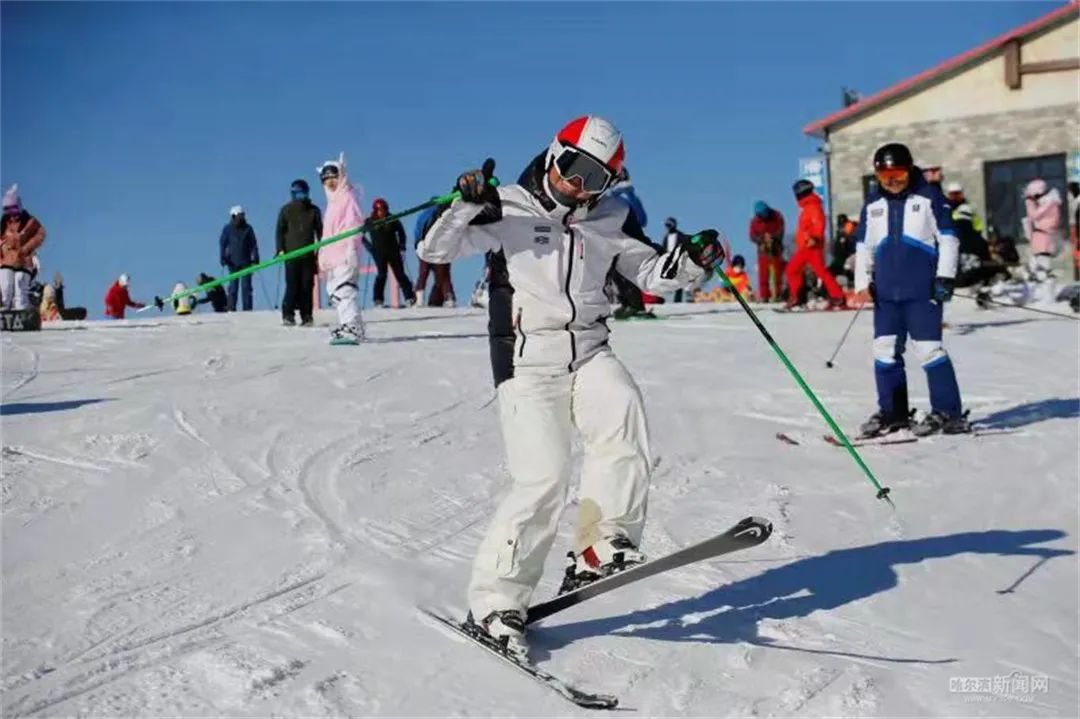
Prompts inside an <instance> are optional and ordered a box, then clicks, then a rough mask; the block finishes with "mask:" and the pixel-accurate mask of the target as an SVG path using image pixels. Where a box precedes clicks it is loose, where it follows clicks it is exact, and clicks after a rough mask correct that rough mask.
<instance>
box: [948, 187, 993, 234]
mask: <svg viewBox="0 0 1080 719" xmlns="http://www.w3.org/2000/svg"><path fill="white" fill-rule="evenodd" d="M945 199H946V200H947V201H948V203H949V207H950V208H952V218H953V222H960V221H966V222H970V223H971V227H972V229H974V230H975V231H976V232H978V233H979V234H980V235H981V234H982V233H983V228H984V225H983V221H982V218H981V217H979V213H977V212H975V206H974V205H972V204H971V203H970V202H968V201H967V197H965V196H964V186H963V185H961V184H960V183H959V182H956V181H955V180H954V181H952V182H950V183H949V184H947V185H945Z"/></svg>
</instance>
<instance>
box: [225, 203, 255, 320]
mask: <svg viewBox="0 0 1080 719" xmlns="http://www.w3.org/2000/svg"><path fill="white" fill-rule="evenodd" d="M219 244H220V245H221V264H222V266H224V267H226V268H227V269H228V272H229V274H232V273H233V272H236V271H238V270H242V269H244V268H245V267H250V266H251V265H257V264H259V242H258V240H257V239H256V238H255V230H254V229H252V227H251V225H249V224H248V223H247V216H246V215H245V213H244V208H243V206H241V205H233V206H232V207H231V208H229V222H228V224H226V225H225V227H224V228H223V229H222V230H221V238H220V240H219ZM241 289H242V290H243V295H242V298H243V307H244V311H245V312H250V311H251V309H252V307H253V305H254V293H253V292H252V290H251V275H247V276H245V277H241V278H240V279H236V280H232V281H231V282H229V287H228V292H229V311H230V312H235V311H236V299H237V298H236V296H237V294H238V290H241Z"/></svg>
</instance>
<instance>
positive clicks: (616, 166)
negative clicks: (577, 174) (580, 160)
mask: <svg viewBox="0 0 1080 719" xmlns="http://www.w3.org/2000/svg"><path fill="white" fill-rule="evenodd" d="M568 146H569V147H576V148H577V149H579V150H581V151H582V152H585V153H586V154H589V155H591V156H593V157H595V158H596V159H597V160H599V161H600V162H602V163H604V164H605V165H606V166H607V167H608V169H610V170H611V174H612V175H613V176H614V175H618V174H619V171H620V170H622V167H623V160H624V159H625V157H626V147H625V146H624V145H623V136H622V133H621V132H619V130H618V128H616V127H615V126H614V125H612V124H611V123H610V122H608V121H607V120H605V119H604V118H602V117H600V116H598V115H585V116H583V117H579V118H577V119H576V120H571V121H570V122H569V123H567V125H566V126H565V127H563V129H561V130H559V134H557V135H555V139H554V140H552V141H551V147H550V148H549V150H548V158H547V159H548V165H549V166H550V164H551V161H552V160H553V159H554V158H555V157H558V155H559V153H560V152H561V151H562V149H563V148H564V147H568Z"/></svg>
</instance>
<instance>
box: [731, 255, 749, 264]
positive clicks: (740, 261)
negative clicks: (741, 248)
mask: <svg viewBox="0 0 1080 719" xmlns="http://www.w3.org/2000/svg"><path fill="white" fill-rule="evenodd" d="M731 266H732V267H746V258H745V257H743V256H742V255H735V256H734V257H732V258H731Z"/></svg>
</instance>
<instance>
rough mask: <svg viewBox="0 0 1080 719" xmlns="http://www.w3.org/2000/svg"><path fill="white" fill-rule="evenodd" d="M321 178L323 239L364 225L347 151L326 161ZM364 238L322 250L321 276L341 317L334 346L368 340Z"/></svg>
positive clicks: (332, 340) (333, 333) (333, 337)
mask: <svg viewBox="0 0 1080 719" xmlns="http://www.w3.org/2000/svg"><path fill="white" fill-rule="evenodd" d="M319 179H320V180H322V184H323V189H324V190H326V211H325V212H324V213H323V236H322V239H324V240H325V239H327V238H328V237H332V236H334V235H339V234H341V233H342V232H346V231H348V230H355V229H358V228H359V227H360V226H361V225H363V224H364V213H362V212H361V211H360V200H359V198H357V196H356V192H355V190H353V186H352V185H351V184H350V183H349V175H348V173H347V172H346V170H345V153H344V152H343V153H341V154H340V155H339V156H338V159H337V160H331V161H329V162H324V163H323V164H322V166H320V167H319ZM360 237H361V235H359V234H357V235H354V236H353V237H349V238H346V239H344V240H340V241H338V242H335V243H333V244H330V245H327V246H326V247H323V248H322V249H320V250H319V274H320V275H321V276H322V277H324V278H325V280H326V293H327V294H328V295H329V296H330V305H331V307H333V308H334V309H336V310H337V316H338V324H337V326H336V327H334V329H333V330H331V331H330V343H331V344H357V343H358V342H360V340H362V339H364V321H363V318H362V317H361V316H360V307H359V305H357V303H356V298H357V295H359V294H360V292H359V290H358V289H357V286H356V277H357V271H358V269H359V266H360V247H361V244H360Z"/></svg>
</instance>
